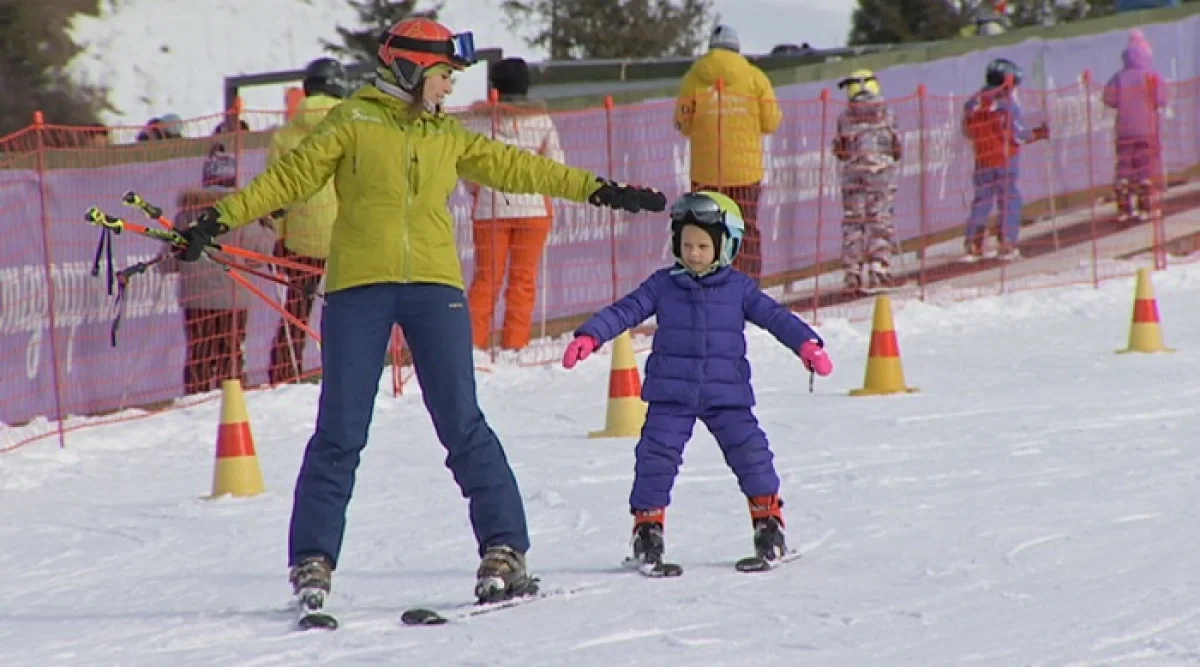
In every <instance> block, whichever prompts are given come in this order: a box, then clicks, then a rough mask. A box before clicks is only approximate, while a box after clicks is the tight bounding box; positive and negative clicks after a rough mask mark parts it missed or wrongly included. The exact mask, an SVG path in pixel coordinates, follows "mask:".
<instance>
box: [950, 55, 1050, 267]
mask: <svg viewBox="0 0 1200 667" xmlns="http://www.w3.org/2000/svg"><path fill="white" fill-rule="evenodd" d="M984 83H985V85H984V87H983V89H982V90H980V91H979V92H978V93H975V94H974V95H972V96H971V98H970V99H968V100H967V101H966V103H965V104H964V105H963V121H962V122H963V134H964V135H966V137H967V139H970V141H971V147H972V148H973V149H974V151H975V173H974V175H973V180H974V182H975V197H974V200H973V201H972V202H971V214H970V217H969V218H968V219H967V237H966V255H965V256H964V258H963V259H964V260H965V261H969V262H975V261H979V260H980V259H982V258H983V240H984V234H985V233H986V231H987V220H988V216H989V215H990V214H991V212H992V203H993V201H995V202H997V203H999V206H1000V224H999V225H998V226H997V229H996V240H997V241H998V242H999V248H998V249H997V256H998V257H1000V258H1001V259H1016V258H1018V257H1020V256H1021V252H1020V250H1018V249H1017V236H1018V235H1019V234H1020V232H1021V205H1022V204H1021V191H1020V190H1019V189H1018V188H1017V181H1018V180H1019V179H1020V176H1021V144H1027V143H1032V142H1034V141H1040V140H1042V139H1049V138H1050V128H1049V127H1047V126H1046V124H1045V123H1043V124H1042V125H1041V126H1039V127H1036V128H1033V129H1030V128H1028V127H1026V126H1025V123H1024V122H1023V121H1022V120H1021V105H1020V103H1018V102H1017V95H1016V88H1017V86H1019V85H1021V68H1020V67H1018V66H1017V64H1016V63H1014V62H1013V61H1011V60H1007V59H1005V58H997V59H996V60H993V61H992V62H991V63H989V64H988V67H987V72H986V74H985V78H984Z"/></svg>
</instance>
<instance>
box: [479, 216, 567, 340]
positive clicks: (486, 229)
mask: <svg viewBox="0 0 1200 667" xmlns="http://www.w3.org/2000/svg"><path fill="white" fill-rule="evenodd" d="M552 222H553V221H552V219H551V218H501V219H496V220H476V221H475V224H474V234H475V277H474V279H473V280H472V281H471V289H470V291H469V292H468V294H467V303H468V304H469V305H470V308H471V330H472V332H473V337H474V341H475V347H477V348H480V349H487V348H488V347H489V341H490V339H491V334H492V325H493V322H492V318H493V317H494V315H495V312H496V300H497V299H498V298H499V296H500V285H501V283H503V282H504V275H505V271H506V269H507V273H508V289H507V290H506V291H505V293H504V328H503V330H502V331H501V334H500V347H502V348H504V349H506V350H519V349H521V348H523V347H525V346H526V345H528V344H529V339H530V335H531V330H532V328H533V306H534V303H535V302H536V300H537V277H538V270H539V269H540V268H541V264H542V251H543V249H544V248H545V247H546V239H547V238H549V236H550V227H551V224H552Z"/></svg>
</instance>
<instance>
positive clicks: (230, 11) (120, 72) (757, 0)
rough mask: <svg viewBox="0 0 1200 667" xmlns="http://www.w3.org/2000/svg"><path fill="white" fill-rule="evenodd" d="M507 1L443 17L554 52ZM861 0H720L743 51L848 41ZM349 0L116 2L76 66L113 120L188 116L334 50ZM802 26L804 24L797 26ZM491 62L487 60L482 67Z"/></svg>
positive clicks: (82, 24)
mask: <svg viewBox="0 0 1200 667" xmlns="http://www.w3.org/2000/svg"><path fill="white" fill-rule="evenodd" d="M499 6H500V1H499V0H448V1H447V2H446V3H445V8H444V9H443V11H442V14H441V18H442V20H443V21H444V22H445V23H447V24H448V25H450V26H451V27H453V28H455V29H459V30H472V31H474V33H475V36H476V43H477V44H478V45H479V46H480V47H499V48H502V49H504V51H505V53H506V54H508V55H518V56H522V57H525V58H527V59H528V60H530V61H537V60H543V59H544V58H545V53H544V52H540V51H538V50H535V49H531V48H530V47H528V46H526V45H525V44H524V42H523V41H522V40H521V36H519V35H514V34H511V33H510V32H509V31H508V30H507V29H506V28H505V25H504V21H503V13H502V12H501V10H500V9H499ZM853 6H854V0H833V1H829V0H826V1H821V0H718V1H717V2H716V3H715V7H716V8H717V10H718V11H719V12H720V13H721V15H722V19H723V20H724V21H726V22H728V23H730V24H732V25H734V26H736V27H737V29H738V31H739V32H740V34H741V38H742V45H743V49H744V50H745V51H746V52H748V53H762V52H767V51H769V50H770V49H771V47H772V46H774V45H775V44H778V43H780V42H795V43H800V42H804V41H807V42H809V43H810V44H812V45H813V46H827V47H828V46H840V45H842V43H843V42H844V40H845V36H846V34H847V32H848V30H849V25H850V18H849V17H850V12H851V9H852V8H853ZM356 19H357V17H356V16H355V13H354V10H353V9H351V8H350V7H349V6H348V5H347V4H346V2H345V0H116V4H115V5H113V0H109V2H108V3H107V11H106V12H105V14H104V15H103V16H101V17H99V18H93V17H87V16H78V17H76V19H75V23H74V25H73V28H72V36H73V37H74V38H75V39H76V41H77V42H78V43H80V44H81V45H84V46H85V51H84V53H83V54H81V55H80V56H79V57H78V58H77V59H76V60H75V62H73V63H72V71H73V72H75V73H76V74H77V75H79V76H80V77H81V78H84V79H86V80H89V81H97V82H102V83H104V84H106V85H107V86H109V87H110V89H111V91H112V94H111V96H110V99H111V101H112V103H113V105H114V106H115V107H116V109H117V110H116V111H115V112H114V113H112V114H109V115H108V117H107V118H106V119H105V120H106V122H108V123H110V124H112V125H127V126H138V125H141V124H143V123H145V122H146V120H147V119H149V118H151V117H153V116H159V115H162V114H165V113H170V112H173V113H176V114H179V115H180V116H182V117H184V118H192V117H198V116H205V115H211V114H217V113H220V112H221V110H222V109H221V107H222V100H223V90H224V88H223V83H224V78H225V77H226V76H231V75H235V74H250V73H257V72H269V71H278V70H289V69H298V68H301V67H303V66H304V64H305V63H307V62H308V61H309V60H312V59H313V58H318V57H321V56H323V55H327V54H325V53H323V52H322V49H321V41H322V40H326V41H336V39H337V33H336V30H335V28H336V26H338V25H345V26H349V25H357V24H356ZM797 26H804V32H803V33H802V34H801V33H796V32H795V31H796V29H797ZM475 69H477V70H482V68H475ZM483 76H484V74H483V72H482V71H476V72H471V73H469V74H466V75H464V76H463V79H462V82H461V84H460V86H459V89H460V90H459V91H456V93H457V94H456V96H455V98H453V99H452V100H451V103H452V105H454V106H458V105H460V104H461V105H465V104H469V103H470V102H472V101H475V99H478V98H479V97H481V95H482V91H483V90H485V87H484V86H485V84H484V81H483ZM282 91H283V87H279V86H269V87H266V86H265V87H261V88H257V89H251V90H247V91H245V93H244V94H243V98H244V99H245V102H246V105H247V107H248V108H252V109H279V108H282V106H283V92H282Z"/></svg>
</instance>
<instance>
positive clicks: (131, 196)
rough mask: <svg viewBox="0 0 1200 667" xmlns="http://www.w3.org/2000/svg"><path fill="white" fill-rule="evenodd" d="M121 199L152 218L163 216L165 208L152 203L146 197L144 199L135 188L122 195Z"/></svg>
mask: <svg viewBox="0 0 1200 667" xmlns="http://www.w3.org/2000/svg"><path fill="white" fill-rule="evenodd" d="M121 201H122V202H123V203H124V204H125V205H126V206H132V207H133V208H136V209H138V210H140V211H141V212H142V213H145V214H146V215H147V216H148V217H150V218H155V219H158V218H161V217H162V214H163V210H162V209H161V208H159V207H157V206H155V205H154V204H151V203H150V202H148V201H146V200H145V199H142V196H141V195H139V194H138V193H136V192H134V191H133V190H130V191H129V192H126V193H125V195H124V196H123V197H121Z"/></svg>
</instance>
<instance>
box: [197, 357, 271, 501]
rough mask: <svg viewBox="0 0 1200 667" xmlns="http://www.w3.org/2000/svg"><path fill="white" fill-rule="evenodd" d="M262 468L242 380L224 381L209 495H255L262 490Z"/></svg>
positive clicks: (217, 496)
mask: <svg viewBox="0 0 1200 667" xmlns="http://www.w3.org/2000/svg"><path fill="white" fill-rule="evenodd" d="M264 490H266V489H265V487H264V485H263V477H262V470H260V469H259V467H258V455H257V454H255V453H254V436H253V435H252V434H251V433H250V418H249V416H248V415H247V412H246V397H245V396H244V395H243V394H242V383H241V382H239V381H237V380H225V381H224V382H222V383H221V424H220V426H218V427H217V462H216V466H215V467H214V469H213V489H212V495H211V496H209V497H210V498H219V497H221V496H225V495H232V496H254V495H258V494H260V493H262V492H263V491H264Z"/></svg>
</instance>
